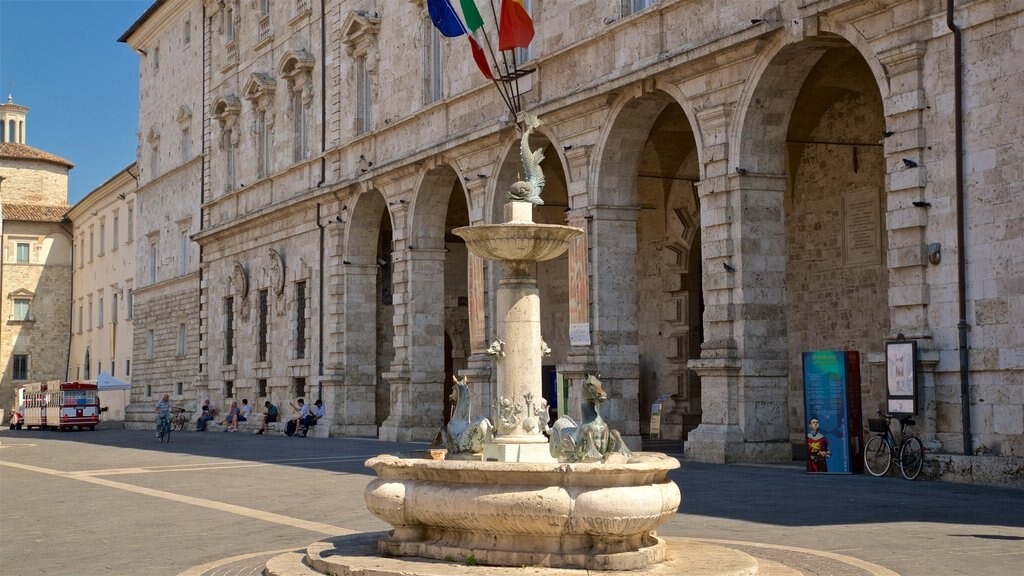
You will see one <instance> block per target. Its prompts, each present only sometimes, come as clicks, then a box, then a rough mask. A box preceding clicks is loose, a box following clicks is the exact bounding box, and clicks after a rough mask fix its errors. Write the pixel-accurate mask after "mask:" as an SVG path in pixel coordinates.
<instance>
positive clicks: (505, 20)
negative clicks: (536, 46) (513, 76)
mask: <svg viewBox="0 0 1024 576" xmlns="http://www.w3.org/2000/svg"><path fill="white" fill-rule="evenodd" d="M531 40H533V20H531V19H530V14H529V13H528V12H527V11H526V7H525V6H523V0H501V19H500V21H499V23H498V50H511V49H513V48H526V47H527V46H529V45H530V41H531Z"/></svg>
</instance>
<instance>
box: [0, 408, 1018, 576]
mask: <svg viewBox="0 0 1024 576" xmlns="http://www.w3.org/2000/svg"><path fill="white" fill-rule="evenodd" d="M422 447H423V445H422V444H416V443H390V442H381V441H377V440H362V439H331V440H323V439H317V438H305V439H298V438H287V437H280V436H256V435H251V434H222V433H215V432H207V433H196V432H181V433H175V434H174V436H173V437H172V440H171V443H170V444H159V443H157V441H156V440H155V439H154V438H153V435H152V434H151V433H149V432H139V431H126V430H121V429H112V428H101V429H100V430H97V431H95V432H67V433H63V434H61V433H56V432H39V431H31V432H29V431H8V430H3V431H2V432H0V508H2V510H3V516H2V520H0V573H2V574H4V576H15V575H25V576H29V575H40V574H46V575H61V574H67V575H90V574H114V575H121V574H124V575H130V574H131V575H134V574H156V575H163V574H166V575H176V574H182V575H201V574H260V573H261V571H262V567H263V563H264V562H266V560H267V559H269V558H271V557H273V556H275V555H277V554H281V553H283V552H286V551H289V550H302V549H304V548H305V547H306V546H308V545H309V544H310V543H312V542H314V541H317V540H322V539H326V538H330V537H336V536H342V535H347V534H352V533H356V532H374V531H380V530H384V529H386V528H387V526H386V525H384V524H382V523H381V522H380V521H378V520H377V519H376V518H374V517H373V516H371V515H370V514H369V513H368V512H367V511H366V510H365V508H364V506H363V497H362V490H363V487H364V486H365V485H366V483H367V482H368V481H369V480H370V479H371V478H372V471H370V470H369V469H367V468H364V467H363V462H364V461H365V460H366V459H367V458H369V457H371V456H374V455H377V454H380V453H395V452H407V451H412V450H416V449H420V448H422ZM678 448H680V447H678V446H673V445H671V444H668V445H664V446H662V447H661V449H664V450H666V451H668V452H670V453H671V452H673V451H675V450H678ZM672 477H673V479H674V480H675V482H676V483H677V484H679V486H680V489H681V490H682V493H683V502H682V505H681V507H680V511H679V514H678V515H677V517H676V518H674V519H673V520H671V521H669V522H668V523H667V524H665V525H664V526H663V528H662V529H661V530H659V535H662V536H670V537H685V538H693V539H701V540H707V541H710V542H712V543H717V544H720V545H725V546H728V547H732V548H737V549H739V550H742V551H744V552H748V553H750V554H751V555H754V556H756V557H758V558H763V559H768V560H774V561H777V562H780V563H782V564H786V565H788V566H791V567H794V568H797V569H798V570H800V571H801V572H802V573H804V574H806V575H825V574H836V575H840V574H841V575H848V574H849V575H861V574H878V575H892V574H901V575H904V576H914V575H921V576H932V575H956V574H964V575H974V574H989V575H996V576H1000V575H1006V576H1017V575H1019V574H1020V573H1021V571H1020V567H1021V566H1022V565H1024V491H1022V490H1015V489H1007V488H989V487H978V486H968V485H958V484H950V483H944V482H926V481H917V482H907V481H905V480H902V479H898V478H884V479H878V478H872V477H869V476H810V475H807V474H804V473H803V472H802V469H801V468H800V467H799V466H782V467H757V466H737V465H731V466H719V465H710V464H692V463H688V462H686V461H683V467H682V469H681V470H679V471H678V472H677V473H674V474H673V475H672ZM480 573H481V574H484V573H486V572H480Z"/></svg>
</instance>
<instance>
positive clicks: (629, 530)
mask: <svg viewBox="0 0 1024 576" xmlns="http://www.w3.org/2000/svg"><path fill="white" fill-rule="evenodd" d="M366 466H368V467H370V468H373V469H374V471H375V472H376V473H377V475H378V478H377V479H375V480H374V481H372V482H370V484H369V485H367V487H366V491H365V492H364V499H365V501H366V507H367V509H368V510H369V511H370V512H371V513H373V514H374V515H375V516H377V517H378V518H380V519H381V520H384V521H385V522H387V523H389V524H391V526H393V527H394V530H393V531H392V533H391V535H390V537H389V538H386V539H383V540H381V541H380V542H379V544H378V550H379V552H380V553H382V554H383V555H385V556H415V557H423V558H432V559H435V560H446V559H458V560H463V561H465V560H467V559H469V558H473V559H474V560H473V561H474V562H477V563H480V564H487V565H494V566H523V565H529V566H548V567H553V568H584V569H589V570H639V569H644V568H647V567H649V566H652V565H654V564H657V563H660V562H663V561H665V560H666V546H665V542H664V541H663V540H662V539H660V538H658V537H657V536H656V534H655V528H657V527H658V526H659V525H661V524H662V523H663V522H665V521H667V520H668V519H669V518H671V517H672V515H673V514H675V513H676V511H677V510H678V508H679V503H680V498H681V497H680V492H679V487H678V486H676V484H675V483H674V482H672V481H671V480H669V479H668V472H669V471H670V470H674V469H676V468H678V467H679V461H678V460H676V459H675V458H671V457H669V456H666V455H664V454H658V453H649V452H648V453H639V454H636V455H634V457H632V458H630V459H629V460H625V459H624V458H623V459H622V461H619V462H614V461H613V462H606V463H557V462H553V463H503V462H486V461H449V460H443V461H435V460H426V459H417V458H399V457H396V456H390V455H385V456H378V457H375V458H371V459H370V460H368V461H367V462H366Z"/></svg>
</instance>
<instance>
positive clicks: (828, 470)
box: [803, 350, 859, 474]
mask: <svg viewBox="0 0 1024 576" xmlns="http://www.w3.org/2000/svg"><path fill="white" fill-rule="evenodd" d="M848 354H856V352H852V353H847V352H844V351H832V350H819V351H816V352H804V353H803V368H804V415H805V418H806V422H805V424H806V425H807V430H806V432H807V440H806V441H807V471H808V472H811V473H820V474H849V473H851V472H853V471H854V470H853V465H852V464H853V463H852V460H853V458H852V456H853V455H852V454H851V442H850V423H849V418H848V416H849V406H848V399H847V391H848V390H847V355H848ZM858 358H859V356H858Z"/></svg>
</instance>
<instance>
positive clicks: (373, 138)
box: [126, 0, 1024, 481]
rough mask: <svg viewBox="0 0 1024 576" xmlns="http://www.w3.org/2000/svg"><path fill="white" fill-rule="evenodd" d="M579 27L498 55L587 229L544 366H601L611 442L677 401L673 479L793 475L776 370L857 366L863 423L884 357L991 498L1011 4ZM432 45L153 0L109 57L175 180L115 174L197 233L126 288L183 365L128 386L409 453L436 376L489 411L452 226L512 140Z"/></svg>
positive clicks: (1014, 384)
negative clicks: (309, 419) (730, 466)
mask: <svg viewBox="0 0 1024 576" xmlns="http://www.w3.org/2000/svg"><path fill="white" fill-rule="evenodd" d="M585 4H586V5H585V6H584V5H582V4H580V3H576V2H571V1H568V0H534V1H533V2H531V3H530V7H531V8H530V9H531V10H532V13H533V17H534V21H535V23H536V30H537V34H536V37H535V39H534V41H533V44H532V46H531V49H530V50H529V52H528V53H525V54H522V55H521V57H525V58H526V65H527V66H528V67H530V68H534V69H535V71H534V72H533V73H532V74H531V75H529V76H528V77H526V78H524V79H523V80H521V81H520V82H521V86H520V87H521V88H522V90H523V92H524V95H523V98H524V106H525V108H526V109H527V110H530V111H533V112H535V113H537V114H539V116H540V118H541V120H542V121H543V122H544V124H543V125H542V126H541V128H540V129H539V133H538V134H536V135H534V136H533V137H532V140H531V146H532V147H533V148H542V149H544V150H545V155H546V157H547V159H546V160H545V163H544V165H543V167H544V171H545V176H546V179H547V182H548V186H547V187H546V188H545V191H544V201H545V204H544V206H541V207H539V208H538V209H537V211H536V220H537V221H539V222H550V223H559V224H561V223H568V224H570V225H573V226H578V227H581V228H583V229H584V230H585V232H586V234H585V235H584V237H583V238H582V239H581V240H579V241H578V242H576V243H575V244H574V245H573V246H572V247H570V250H569V252H568V253H567V254H566V255H565V256H563V257H562V258H560V259H556V260H554V261H551V262H548V263H545V264H542V265H540V266H539V268H538V282H539V283H540V285H541V290H542V302H541V309H542V315H543V326H542V330H543V334H544V338H545V340H546V341H547V342H548V344H549V345H550V347H551V349H552V353H551V356H550V357H549V358H548V359H546V361H545V362H546V364H548V368H549V370H551V371H557V372H559V373H561V374H563V375H565V376H567V377H568V378H569V379H570V380H572V379H577V378H580V377H582V376H583V375H584V374H585V373H586V372H588V371H590V372H595V371H596V372H600V373H601V375H602V379H603V381H604V382H605V387H606V389H608V390H609V391H610V401H609V402H608V403H607V404H606V405H605V410H604V412H605V415H606V418H607V419H608V420H610V421H611V422H612V424H613V425H614V426H615V427H617V428H619V429H620V430H621V431H622V433H623V436H624V437H625V438H626V439H627V441H628V442H630V443H631V444H632V445H634V446H635V445H638V444H639V440H640V438H641V436H642V435H644V434H647V433H648V432H649V426H648V422H649V417H650V412H651V408H650V405H651V403H652V402H653V401H654V400H655V399H657V398H660V397H663V396H669V397H670V400H668V401H667V402H666V404H665V410H664V413H663V417H662V428H661V432H662V435H663V436H668V437H672V438H683V439H685V440H686V451H687V454H688V456H689V457H692V458H694V459H700V460H707V461H718V462H722V461H740V460H742V461H775V460H788V459H790V458H791V457H792V455H793V453H794V450H796V449H797V448H798V447H799V446H801V445H802V444H803V437H804V430H805V418H806V416H807V415H805V414H804V408H803V383H802V373H801V365H800V358H801V353H802V352H804V351H809V350H826V349H842V350H857V351H860V352H861V357H862V365H861V367H860V368H861V372H862V375H863V395H862V398H861V401H862V405H863V413H864V415H866V416H871V415H873V413H874V411H875V410H876V409H877V408H880V407H882V406H883V404H884V400H885V360H884V350H885V344H886V342H889V341H892V340H894V339H896V338H897V337H898V336H899V335H903V337H904V338H908V339H913V340H916V341H917V342H918V345H919V349H920V350H921V362H920V369H921V372H922V374H921V378H920V381H919V407H920V408H919V411H918V419H919V431H920V432H922V433H923V435H924V436H925V437H926V438H927V442H928V446H929V448H930V450H931V452H932V453H933V454H934V455H936V456H934V457H933V458H932V462H933V463H934V464H935V466H936V468H935V471H936V473H937V474H947V473H948V474H949V475H950V476H959V477H964V476H967V477H971V478H974V479H975V480H978V481H988V480H992V481H1004V480H1005V479H1006V478H1007V477H1012V475H1011V471H1012V470H1013V469H1014V467H1015V466H1016V467H1018V468H1019V466H1020V463H1021V458H1024V386H1022V384H1021V382H1022V379H1024V326H1022V322H1021V320H1020V318H1022V317H1024V311H1022V308H1024V295H1022V279H1021V261H1020V257H1019V252H1020V248H1021V245H1022V242H1024V241H1022V237H1024V229H1022V224H1021V222H1022V221H1024V220H1022V216H1024V208H1021V206H1022V204H1021V203H1020V202H1019V200H1020V198H1021V195H1022V184H1021V182H1022V178H1021V174H1020V172H1021V168H1020V166H1022V165H1024V164H1022V163H1021V160H1022V156H1024V147H1022V146H1021V144H1020V140H1021V139H1020V133H1021V127H1022V123H1024V118H1022V113H1021V110H1022V109H1024V107H1022V106H1021V96H1020V94H1021V93H1022V92H1024V91H1022V90H1021V88H1024V86H1022V83H1024V79H1022V78H1024V75H1022V74H1021V73H1020V72H1021V70H1020V66H1019V64H1015V63H1017V62H1020V61H1024V44H1022V42H1021V39H1022V38H1024V29H1022V25H1021V8H1020V7H1019V6H1018V5H1016V4H1014V3H1009V4H1008V3H1005V2H996V1H992V0H972V1H967V2H956V3H954V5H953V6H952V12H951V13H950V14H947V7H946V6H944V5H943V4H942V3H937V2H928V1H925V0H903V1H893V2H876V1H871V0H815V1H806V0H755V1H723V2H716V3H714V4H713V9H709V6H711V5H710V4H709V3H707V2H695V1H692V0H663V1H661V2H621V1H620V0H595V1H593V2H587V3H585ZM947 22H951V23H952V24H953V26H952V28H951V27H949V26H947ZM953 28H955V29H956V33H955V34H954V33H953V31H952V29H953ZM185 29H188V30H190V31H191V34H192V35H193V36H192V38H193V42H192V44H187V43H184V42H182V41H181V36H182V34H183V30H185ZM435 34H436V32H434V29H433V28H432V26H431V25H430V22H429V19H428V18H427V13H426V8H425V5H424V3H423V2H422V1H420V0H412V1H409V2H386V3H385V2H381V1H379V0H378V1H376V2H374V1H372V0H326V1H325V2H323V3H322V4H318V3H314V2H308V1H306V0H294V1H293V0H288V1H277V0H275V1H260V2H244V1H238V0H207V1H206V2H205V3H202V4H201V3H200V2H199V0H196V1H195V2H187V1H170V0H167V1H160V2H157V3H155V4H154V5H153V7H152V8H151V9H150V10H149V11H148V12H147V14H146V15H145V16H143V18H141V19H140V21H139V22H137V23H136V25H135V26H133V28H132V30H130V31H129V33H127V34H126V37H127V41H128V43H129V44H130V45H131V46H132V47H133V48H135V49H136V50H137V51H138V52H139V53H140V55H142V57H141V65H142V68H141V71H142V94H141V103H142V104H141V113H140V133H141V134H143V135H149V136H146V137H144V138H143V139H142V140H141V142H142V144H141V145H140V165H141V166H146V164H147V155H148V154H150V153H151V152H152V151H155V150H157V147H156V146H152V145H147V142H148V143H150V144H151V142H152V139H151V138H150V136H152V135H154V134H156V135H157V136H156V139H157V141H159V139H160V136H159V134H165V136H164V137H163V138H164V141H165V142H166V141H167V136H166V134H168V130H167V125H168V123H169V122H171V119H172V118H176V117H177V116H176V114H178V115H181V113H183V112H182V110H183V108H182V106H187V107H188V110H189V111H194V114H195V116H194V117H195V118H196V120H195V121H193V127H192V129H193V130H195V132H194V134H197V135H198V134H201V135H202V138H201V140H195V142H196V144H198V145H201V147H202V149H201V152H198V151H197V154H199V156H197V158H198V157H200V156H201V162H200V161H198V160H197V161H196V162H195V163H194V164H185V165H182V166H181V167H179V168H177V169H176V170H178V172H176V173H175V174H177V176H174V177H171V175H170V174H168V176H163V177H158V178H155V179H154V178H152V177H146V176H144V177H143V178H142V179H141V180H140V185H141V186H142V188H140V197H139V202H140V203H141V202H143V201H144V199H143V197H144V196H145V195H147V193H146V192H144V190H145V189H146V187H147V186H149V187H150V188H149V189H150V190H151V192H149V193H148V195H149V196H152V197H153V202H154V203H157V202H165V203H167V204H172V205H173V207H174V209H175V210H180V211H181V212H175V213H174V214H173V215H172V214H170V213H169V212H168V213H167V214H166V215H163V216H162V218H163V222H164V223H165V226H166V225H168V224H167V223H169V222H180V221H181V219H183V218H190V220H188V222H189V226H188V230H189V231H190V233H191V234H192V236H191V238H192V239H193V240H195V241H196V242H197V243H198V244H199V246H201V249H200V250H199V251H198V253H199V254H200V255H201V257H200V258H196V259H195V260H194V261H193V263H194V265H195V270H197V271H196V272H194V273H193V272H190V273H189V275H181V276H175V278H176V280H174V281H173V282H174V284H173V285H174V286H175V290H173V291H172V290H171V288H170V286H171V284H167V286H166V287H163V286H161V287H159V288H154V289H153V290H152V291H151V294H153V298H154V300H153V302H154V303H155V302H156V301H157V300H159V301H160V302H163V303H164V304H160V306H162V307H164V308H162V309H169V310H174V313H177V314H179V315H181V320H180V322H187V324H188V332H187V334H189V336H190V338H189V340H188V345H189V346H194V348H192V347H189V348H188V350H187V353H186V354H185V355H183V356H181V357H179V358H177V360H180V361H176V357H173V355H172V356H165V355H163V354H162V353H160V352H156V353H154V356H153V358H152V364H153V366H154V367H155V366H156V365H157V364H160V363H173V364H174V367H172V366H171V365H170V364H168V365H167V366H164V367H163V368H162V369H161V372H160V373H158V372H151V373H147V374H148V375H147V376H145V377H143V374H142V373H141V372H139V373H137V374H136V379H135V381H136V382H139V384H140V386H143V387H144V386H151V387H152V392H153V393H156V392H157V391H158V390H162V388H160V386H164V384H163V382H162V379H166V378H164V376H165V375H164V374H163V372H162V370H163V369H167V370H171V369H179V368H180V369H181V370H183V372H182V373H181V376H180V377H176V378H181V379H183V380H184V381H186V382H190V386H191V387H190V388H188V389H187V390H186V393H187V394H193V395H210V396H213V397H215V398H217V399H219V400H221V401H223V400H226V399H227V398H228V397H233V396H237V395H239V394H241V395H243V396H247V397H250V398H252V397H256V398H257V399H259V400H262V399H263V398H264V397H266V398H269V399H272V400H273V401H275V402H278V403H281V402H284V401H287V400H290V399H292V398H294V397H295V396H296V395H317V396H322V397H323V398H324V400H325V402H326V405H327V407H328V411H329V414H330V417H331V420H330V422H331V423H330V428H331V433H332V434H355V435H375V434H379V436H380V437H382V438H388V439H411V438H418V439H429V438H431V437H432V436H433V434H434V432H435V431H436V430H437V428H438V427H439V426H440V425H441V423H442V422H443V421H444V418H445V414H446V406H445V398H446V396H447V394H446V385H445V383H446V382H447V381H449V376H450V375H451V374H452V373H455V372H458V373H461V374H464V375H466V376H468V377H469V378H470V381H471V382H473V383H474V391H475V393H476V396H475V403H476V404H477V406H476V413H478V414H479V413H488V412H489V406H490V404H491V400H492V399H491V392H490V390H491V387H490V385H489V384H490V383H491V382H492V381H493V374H494V371H493V366H492V360H491V358H490V357H489V356H487V355H486V354H485V350H486V348H487V345H488V343H489V342H490V341H491V339H492V338H493V335H494V330H495V326H494V324H495V322H494V315H493V304H492V303H491V300H492V298H491V297H490V295H491V294H493V293H494V290H495V287H496V283H497V282H498V281H499V280H500V278H501V270H500V268H499V267H498V266H492V265H490V264H487V263H484V262H482V261H481V260H479V259H477V258H476V257H474V256H472V255H469V254H468V253H467V252H466V249H465V247H464V245H463V244H462V243H461V241H460V240H459V239H458V237H456V236H454V235H452V234H451V230H452V229H453V228H455V227H458V226H465V225H472V224H480V223H488V222H495V221H497V220H498V219H499V218H500V217H501V214H502V205H503V203H504V200H505V191H506V190H507V189H508V187H509V185H510V184H511V183H512V182H514V181H515V180H516V179H517V173H518V172H519V170H520V168H519V166H518V135H517V133H516V131H515V129H514V126H513V124H512V122H511V118H509V117H508V116H507V115H505V114H503V110H504V108H503V106H502V104H501V101H500V99H499V96H498V93H497V91H495V90H494V89H493V87H492V85H491V84H490V83H489V82H487V81H486V80H485V79H484V78H483V77H482V76H481V75H480V74H479V73H478V72H477V70H476V67H475V65H474V63H473V61H472V58H471V56H470V52H469V49H468V48H467V46H466V42H465V40H462V39H453V40H443V39H442V40H439V39H437V38H436V37H435ZM200 37H201V38H202V51H201V52H200V48H199V46H198V44H199V43H198V42H196V41H195V40H194V39H196V38H200ZM954 37H956V38H960V39H961V40H962V48H961V49H960V50H959V52H957V51H955V50H954ZM157 48H158V49H159V54H160V59H161V62H163V64H161V68H160V71H159V72H158V71H157V70H156V68H155V67H154V66H153V62H152V61H153V55H154V51H155V49H157ZM165 67H166V68H165ZM167 69H169V70H170V72H169V73H165V72H164V71H165V70H167ZM171 77H173V78H174V80H175V83H173V84H164V83H165V82H167V81H168V78H171ZM957 78H960V79H961V80H962V93H961V92H958V91H957V88H956V86H957V81H956V79H957ZM157 86H159V87H160V88H162V89H154V88H155V87H157ZM958 102H959V104H958ZM958 107H959V109H960V110H962V111H963V117H962V118H959V117H958V116H957V115H956V114H955V113H954V111H955V110H957V109H958ZM958 126H959V128H960V129H958ZM957 134H962V138H959V139H958V137H957ZM197 137H198V136H197ZM958 146H959V147H958ZM161 149H162V150H166V149H165V148H163V147H161ZM958 150H962V153H959V152H958ZM958 156H962V164H960V166H961V167H962V173H961V172H960V171H959V170H958V169H957V166H958ZM161 162H162V160H161ZM186 175H187V177H186ZM958 191H959V192H958ZM157 198H162V199H163V200H157ZM172 198H173V200H172ZM961 198H962V199H963V202H962V204H961V200H960V199H961ZM186 200H188V202H190V203H186ZM161 205H164V204H161ZM186 205H187V206H188V210H187V214H186V213H185V212H186ZM958 217H961V218H960V221H958ZM158 220H159V219H154V220H151V222H153V225H154V226H155V225H156V223H157V221H158ZM141 223H142V220H140V224H141ZM178 226H179V229H183V228H181V225H180V224H179V225H178ZM172 228H173V225H172ZM141 230H143V229H141V228H140V231H141ZM142 233H143V234H147V233H148V232H144V231H143V232H142ZM961 279H962V280H961ZM178 288H180V291H178ZM188 290H194V291H196V292H198V295H197V294H195V293H194V294H193V295H192V296H191V298H189V297H188V296H186V294H187V291H188ZM158 292H159V295H157V293H158ZM137 296H138V297H139V299H138V302H139V303H140V305H141V303H142V301H143V298H142V294H141V292H139V293H138V294H137ZM147 296H148V295H147ZM178 297H180V298H181V301H180V302H177V301H175V300H174V298H178ZM172 301H173V302H175V306H174V307H172V306H169V303H171V302H172ZM190 303H191V304H190ZM165 304H168V306H165ZM154 305H156V304H154ZM154 313H155V312H154ZM140 315H141V314H140ZM172 324H173V322H172ZM193 327H194V328H195V330H196V332H195V334H196V337H195V339H194V340H193V339H191V335H192V334H194V332H192V329H193ZM140 332H142V331H140V330H137V331H136V334H137V336H136V344H137V345H138V344H140V341H139V338H140V336H139V334H140ZM138 353H139V348H138V346H137V348H136V354H138ZM961 358H963V359H961ZM140 362H142V360H140ZM961 365H963V366H965V367H966V370H965V374H964V375H963V376H962V375H961ZM140 368H141V366H140ZM185 371H187V373H188V375H187V376H186V374H185ZM143 389H144V388H138V391H139V399H140V400H142V399H146V400H149V399H151V398H152V396H149V395H145V394H142V392H141V391H142V390H143ZM573 396H575V393H574V387H572V386H570V403H569V404H570V407H571V406H572V404H574V403H575V400H574V399H573ZM964 399H966V402H965V400H964ZM571 412H573V410H572V409H571V408H570V413H571ZM965 454H966V456H965Z"/></svg>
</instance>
